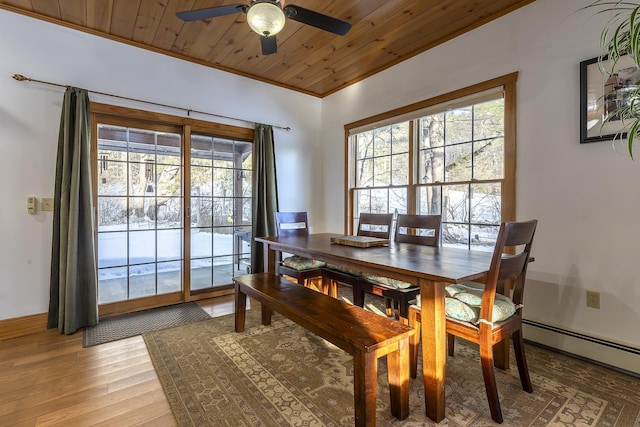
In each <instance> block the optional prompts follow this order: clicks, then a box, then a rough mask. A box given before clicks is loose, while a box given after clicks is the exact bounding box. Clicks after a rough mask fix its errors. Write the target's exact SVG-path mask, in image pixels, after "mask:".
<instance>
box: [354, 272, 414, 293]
mask: <svg viewBox="0 0 640 427" xmlns="http://www.w3.org/2000/svg"><path fill="white" fill-rule="evenodd" d="M362 277H364V278H365V279H367V280H368V281H370V282H372V283H375V284H377V285H380V286H384V287H386V288H389V289H407V288H411V287H415V285H412V284H411V283H407V282H403V281H401V280H396V279H391V278H389V277H384V276H376V275H374V274H368V273H364V274H363V275H362Z"/></svg>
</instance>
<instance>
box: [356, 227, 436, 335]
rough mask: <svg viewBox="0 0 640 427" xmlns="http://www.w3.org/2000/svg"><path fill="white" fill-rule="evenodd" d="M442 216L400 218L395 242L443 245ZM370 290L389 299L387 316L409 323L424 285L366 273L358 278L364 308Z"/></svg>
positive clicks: (357, 289)
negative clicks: (411, 304) (410, 312)
mask: <svg viewBox="0 0 640 427" xmlns="http://www.w3.org/2000/svg"><path fill="white" fill-rule="evenodd" d="M440 222H441V216H440V215H405V214H399V215H398V217H397V219H396V229H395V233H394V238H393V240H394V242H396V243H412V244H415V245H424V246H439V245H440ZM366 293H369V294H372V295H379V296H382V297H384V298H385V306H386V311H387V313H386V314H387V316H394V315H395V316H396V318H398V319H400V320H401V321H402V322H403V323H407V322H408V318H409V305H410V303H411V301H412V300H414V299H415V298H416V296H417V295H418V294H419V293H420V287H419V286H416V285H414V284H411V283H407V282H403V281H400V280H396V279H391V278H389V277H383V276H377V275H373V274H364V275H362V277H360V278H358V280H357V284H356V292H355V296H354V300H355V301H354V303H355V304H356V305H359V306H360V307H362V306H363V305H364V296H365V294H366Z"/></svg>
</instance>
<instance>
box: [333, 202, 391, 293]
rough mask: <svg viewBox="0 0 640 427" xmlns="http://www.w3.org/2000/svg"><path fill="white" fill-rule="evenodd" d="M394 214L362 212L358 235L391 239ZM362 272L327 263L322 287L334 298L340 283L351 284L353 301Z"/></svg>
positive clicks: (359, 219)
mask: <svg viewBox="0 0 640 427" xmlns="http://www.w3.org/2000/svg"><path fill="white" fill-rule="evenodd" d="M392 223H393V214H392V213H390V214H380V213H361V214H360V217H359V218H358V231H357V233H356V235H357V236H367V237H377V238H379V239H389V236H390V235H391V224H392ZM361 276H362V273H361V272H360V271H358V270H354V269H350V268H345V267H340V266H338V265H333V264H327V266H326V267H325V268H324V269H323V272H322V288H323V289H326V290H327V293H328V294H329V295H331V296H332V297H334V298H337V297H338V283H341V284H343V285H348V286H351V288H352V290H353V301H354V302H355V299H356V284H357V281H358V278H359V277H361Z"/></svg>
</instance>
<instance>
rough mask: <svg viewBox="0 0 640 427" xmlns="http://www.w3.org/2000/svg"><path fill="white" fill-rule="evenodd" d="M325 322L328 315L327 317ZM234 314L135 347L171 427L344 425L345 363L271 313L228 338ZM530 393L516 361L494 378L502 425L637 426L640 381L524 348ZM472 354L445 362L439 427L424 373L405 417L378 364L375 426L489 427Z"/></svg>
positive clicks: (252, 314) (349, 414)
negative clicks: (147, 360) (267, 321)
mask: <svg viewBox="0 0 640 427" xmlns="http://www.w3.org/2000/svg"><path fill="white" fill-rule="evenodd" d="M329 315H330V314H329ZM233 329H234V319H233V316H232V315H228V316H224V317H218V318H213V319H210V320H206V321H203V322H198V323H194V324H189V325H185V326H180V327H177V328H171V329H165V330H161V331H156V332H150V333H145V334H144V335H143V338H144V340H145V343H146V345H147V348H148V350H149V354H150V355H151V360H152V361H153V365H154V367H155V370H156V372H157V374H158V377H159V378H160V382H161V383H162V386H163V388H164V391H165V394H166V396H167V399H168V400H169V404H170V405H171V408H172V411H173V413H174V416H175V419H176V422H177V424H178V426H181V427H186V426H264V427H271V426H273V427H282V426H350V425H353V424H354V409H353V408H354V406H353V405H354V402H353V362H352V357H351V356H350V355H349V354H347V353H345V352H344V351H342V350H340V349H338V348H337V347H335V346H333V345H331V344H329V343H327V342H326V341H324V340H323V339H321V338H318V337H316V336H315V335H313V334H312V333H310V332H307V331H306V330H304V329H303V328H301V327H299V326H298V325H296V324H294V323H292V322H291V321H289V320H288V319H286V318H284V317H282V316H281V315H279V314H276V315H274V317H273V324H272V325H271V326H262V325H261V324H260V310H255V309H254V310H249V311H248V312H247V320H246V331H245V332H243V333H236V332H234V331H233ZM526 351H527V357H528V362H529V370H530V374H531V377H532V381H533V385H534V392H533V394H529V393H526V392H524V391H523V390H522V389H521V386H520V380H519V378H518V373H517V369H516V368H515V360H512V367H511V368H510V369H509V370H508V371H500V370H497V372H496V376H497V382H498V389H499V392H500V401H501V403H502V412H503V416H504V419H505V422H504V425H505V426H615V427H622V426H639V425H640V415H639V414H640V380H639V379H637V378H634V377H631V376H627V375H624V374H621V373H618V372H615V371H612V370H608V369H606V368H603V367H600V366H596V365H592V364H589V363H586V362H583V361H580V360H576V359H573V358H570V357H568V356H565V355H562V354H557V353H553V352H550V351H547V350H544V349H541V348H538V347H534V346H531V345H527V347H526ZM478 357H479V356H478V352H477V349H476V348H475V347H474V346H472V345H465V344H464V343H463V342H461V341H459V342H458V343H457V345H456V355H455V357H449V358H448V359H447V378H446V387H445V393H446V419H445V420H444V421H443V422H441V423H440V424H435V423H433V422H431V421H430V420H429V419H428V418H426V416H425V407H424V392H423V386H422V374H421V372H420V373H419V375H418V379H415V380H414V379H412V380H411V397H410V403H409V404H410V411H411V413H410V416H409V418H408V419H406V420H404V421H399V420H397V419H395V418H394V417H393V416H392V415H391V413H390V408H389V388H388V382H387V379H386V373H387V372H386V365H385V362H384V358H383V359H381V361H380V362H379V377H378V397H377V425H378V426H412V427H413V426H431V425H441V426H442V425H444V426H466V427H470V426H474V427H477V426H487V425H495V423H494V422H493V421H492V420H491V416H490V414H489V407H488V403H487V400H486V395H485V389H484V383H483V380H482V373H481V369H480V362H479V358H478Z"/></svg>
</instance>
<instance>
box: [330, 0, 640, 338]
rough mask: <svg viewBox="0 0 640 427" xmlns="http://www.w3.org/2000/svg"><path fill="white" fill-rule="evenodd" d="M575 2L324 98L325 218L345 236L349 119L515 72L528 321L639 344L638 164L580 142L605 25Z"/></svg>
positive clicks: (516, 15) (497, 25) (544, 7)
mask: <svg viewBox="0 0 640 427" xmlns="http://www.w3.org/2000/svg"><path fill="white" fill-rule="evenodd" d="M584 4H585V2H584V1H582V0H563V1H558V0H537V1H536V2H534V3H532V4H530V5H528V6H525V7H524V8H522V9H519V10H517V11H515V12H513V13H511V14H509V15H506V16H504V17H502V18H500V19H498V20H496V21H494V22H492V23H489V24H488V25H485V26H483V27H481V28H478V29H476V30H474V31H472V32H470V33H467V34H465V35H463V36H461V37H458V38H456V39H455V40H451V41H449V42H447V43H445V44H443V45H441V46H438V47H436V48H435V49H432V50H430V51H429V52H426V53H423V54H421V55H419V56H417V57H414V58H412V59H409V60H408V61H405V62H403V63H401V64H399V65H397V66H395V67H393V68H391V69H389V70H386V71H383V72H381V73H379V74H377V75H375V76H372V77H370V78H368V79H366V80H365V81H362V82H360V83H358V84H356V85H353V86H351V87H348V88H346V89H344V90H342V91H340V92H338V93H336V94H333V95H331V96H329V97H327V98H325V99H324V100H323V105H322V111H323V119H322V127H321V132H322V135H321V139H322V140H323V141H324V144H323V145H322V148H323V149H324V159H325V165H324V170H325V171H326V173H325V176H324V189H325V194H324V199H325V205H326V208H325V215H324V217H325V220H326V229H327V230H328V231H336V232H341V231H342V230H343V221H342V215H339V213H340V212H344V193H343V191H341V190H343V187H344V185H343V183H344V169H343V162H344V159H343V153H344V149H343V142H344V131H343V126H344V125H345V124H346V123H351V122H354V121H356V120H360V119H363V118H366V117H370V116H372V115H375V114H378V113H382V112H385V111H389V110H392V109H394V108H397V107H401V106H405V105H408V104H411V103H414V102H417V101H421V100H424V99H429V98H432V97H434V96H436V95H439V94H442V93H447V92H450V91H453V90H456V89H459V88H462V87H466V86H470V85H472V84H475V83H479V82H482V81H486V80H489V79H491V78H494V77H498V76H502V75H505V74H508V73H512V72H514V71H518V72H519V77H518V83H517V91H518V92H517V115H518V124H517V126H518V130H517V150H518V151H517V218H518V219H529V218H537V219H538V220H539V225H538V231H537V234H536V240H535V242H534V248H533V249H534V255H535V257H536V261H535V263H533V264H531V265H530V267H529V274H528V278H529V279H531V280H530V281H529V282H528V288H527V290H526V299H525V303H526V308H525V317H527V318H529V319H531V320H536V321H539V322H542V323H546V324H550V325H555V326H559V327H562V328H565V329H569V330H572V331H576V332H582V333H585V334H587V335H590V336H596V337H605V338H606V339H608V340H611V341H619V342H622V343H627V344H629V345H631V346H634V347H636V348H640V335H638V332H637V327H636V326H635V325H639V324H640V276H639V273H638V266H640V250H639V249H638V242H640V225H638V224H639V222H638V219H637V216H638V212H640V192H638V191H637V187H638V183H639V182H640V164H638V161H636V162H634V161H631V160H630V159H629V157H628V156H627V155H625V154H622V155H620V154H617V153H616V152H615V151H614V150H613V149H612V145H611V144H610V143H609V142H601V143H593V144H584V145H580V144H579V105H578V103H579V63H580V61H583V60H586V59H589V58H592V57H595V56H597V55H598V54H599V36H600V31H601V29H602V27H603V25H604V23H605V22H606V19H607V17H606V16H598V17H593V16H592V13H591V12H581V13H577V14H575V13H574V12H575V11H577V10H578V9H579V8H581V7H583V6H584ZM637 155H638V157H640V146H638V148H637ZM586 290H592V291H598V292H600V293H601V309H600V310H595V309H591V308H587V307H586V304H585V301H586V295H585V291H586Z"/></svg>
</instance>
